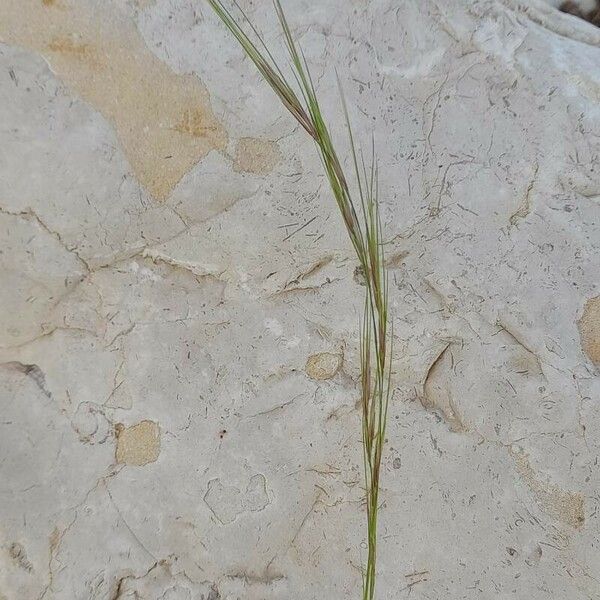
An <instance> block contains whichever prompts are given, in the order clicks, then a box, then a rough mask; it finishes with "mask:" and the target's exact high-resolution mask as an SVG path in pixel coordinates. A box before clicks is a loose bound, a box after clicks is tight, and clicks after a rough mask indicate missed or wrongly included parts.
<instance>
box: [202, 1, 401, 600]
mask: <svg viewBox="0 0 600 600" xmlns="http://www.w3.org/2000/svg"><path fill="white" fill-rule="evenodd" d="M232 1H233V4H234V6H235V8H236V9H237V11H238V12H239V17H236V16H234V15H233V14H232V12H231V11H230V10H228V9H227V8H226V7H225V5H224V4H223V2H222V1H221V0H208V2H209V4H210V5H211V6H212V8H213V9H214V11H215V12H216V13H217V15H218V16H219V17H220V18H221V20H222V21H223V22H224V23H225V25H226V26H227V28H228V29H229V30H230V32H231V33H232V34H233V36H234V37H235V38H236V39H237V41H238V42H239V43H240V45H241V46H242V48H243V49H244V51H245V52H246V54H247V55H248V57H249V58H250V59H251V60H252V62H253V63H254V64H255V66H256V68H257V69H258V71H259V72H260V74H261V75H262V77H263V78H264V79H265V81H266V82H267V83H268V84H269V85H270V86H271V88H272V89H273V91H274V92H275V93H276V94H277V96H278V97H279V99H280V100H281V102H282V104H283V105H284V106H285V107H286V108H287V109H288V111H289V112H290V113H291V114H292V116H293V117H294V118H295V119H296V121H297V122H298V123H299V124H300V125H301V126H302V128H303V129H304V130H305V131H306V132H307V133H308V135H309V136H310V137H311V138H312V139H313V140H314V142H315V144H316V147H317V150H318V152H319V155H320V158H321V161H322V163H323V168H324V170H325V174H326V176H327V179H328V181H329V185H330V187H331V191H332V193H333V197H334V199H335V201H336V203H337V205H338V208H339V210H340V213H341V215H342V218H343V221H344V225H345V227H346V230H347V232H348V235H349V237H350V241H351V243H352V246H353V247H354V250H355V252H356V256H357V258H358V261H359V264H360V268H361V271H362V273H363V275H364V279H365V284H366V286H365V298H364V314H363V317H362V319H361V324H360V361H361V405H362V441H363V457H364V475H365V488H366V512H367V548H368V550H367V560H366V565H365V568H364V571H363V593H362V596H363V600H373V598H374V597H375V580H376V560H377V516H378V509H379V481H380V475H381V458H382V451H383V445H384V440H385V429H386V422H387V411H388V402H389V396H390V376H391V345H392V331H391V325H390V326H389V327H388V324H389V323H391V321H389V318H388V278H387V272H386V269H385V256H384V245H383V241H382V227H381V218H380V214H379V203H378V195H379V186H378V168H377V161H376V158H375V149H374V143H373V144H372V157H371V161H370V164H369V166H368V167H367V166H366V165H365V162H364V159H363V155H362V153H361V152H360V151H358V150H357V148H356V146H355V142H354V136H353V134H352V128H351V125H350V118H349V115H348V110H347V107H346V102H345V100H344V96H343V94H342V93H341V91H340V109H341V111H342V112H343V115H344V119H345V122H346V126H347V131H348V138H349V146H350V153H351V157H352V166H353V171H354V178H355V187H354V192H353V191H352V190H351V188H350V185H349V183H348V178H347V177H346V174H345V173H344V169H343V167H342V163H341V161H340V159H339V157H338V153H337V151H336V148H335V145H334V143H333V140H332V137H331V135H330V132H329V128H328V126H327V122H326V120H325V118H324V116H323V113H322V111H321V108H320V105H319V101H318V98H317V93H316V90H315V86H314V83H313V80H312V77H311V75H310V70H309V68H308V65H307V62H306V59H305V57H304V54H303V53H302V51H301V50H300V48H299V46H298V44H297V43H296V41H295V40H294V37H293V35H292V32H291V29H290V27H289V25H288V22H287V20H286V17H285V14H284V12H283V9H282V7H281V4H280V2H279V0H273V5H274V9H275V12H276V14H277V18H278V20H279V24H280V25H281V29H282V32H283V35H284V40H285V45H286V49H287V52H288V55H289V58H290V61H291V73H292V75H293V78H294V79H293V84H291V83H290V81H289V80H288V78H286V76H285V75H284V74H283V72H282V70H281V69H280V68H279V66H278V64H277V62H276V61H275V59H274V58H273V55H272V53H271V52H270V51H269V49H268V47H267V46H266V44H265V42H264V40H263V39H262V37H261V35H260V34H259V33H258V31H257V29H256V28H255V27H254V25H253V24H252V23H251V21H250V20H249V18H248V17H247V16H246V14H245V13H244V11H243V10H242V9H241V7H240V6H239V5H238V4H237V2H235V0H232ZM340 90H341V87H340ZM354 194H355V195H356V197H357V199H356V201H355V199H354Z"/></svg>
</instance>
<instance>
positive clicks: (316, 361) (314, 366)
mask: <svg viewBox="0 0 600 600" xmlns="http://www.w3.org/2000/svg"><path fill="white" fill-rule="evenodd" d="M342 362H343V358H342V356H341V354H334V353H333V352H321V353H319V354H313V355H311V356H309V357H308V360H307V361H306V367H305V371H306V374H307V375H308V376H309V377H310V378H311V379H316V380H318V381H323V380H325V379H331V378H332V377H334V376H335V374H336V373H337V372H338V371H339V370H340V368H341V366H342Z"/></svg>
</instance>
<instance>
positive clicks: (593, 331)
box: [578, 296, 600, 366]
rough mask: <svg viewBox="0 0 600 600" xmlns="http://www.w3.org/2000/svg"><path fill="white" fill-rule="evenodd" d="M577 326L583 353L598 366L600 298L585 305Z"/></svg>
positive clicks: (599, 361)
mask: <svg viewBox="0 0 600 600" xmlns="http://www.w3.org/2000/svg"><path fill="white" fill-rule="evenodd" d="M578 325H579V335H580V336H581V345H582V346H583V350H584V352H585V353H586V354H587V355H588V356H589V357H590V359H591V361H592V362H593V363H594V364H595V365H599V366H600V296H596V297H595V298H590V299H589V300H588V301H587V302H586V303H585V306H584V307H583V315H582V317H581V319H579V322H578Z"/></svg>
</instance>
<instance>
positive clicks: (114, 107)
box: [0, 0, 227, 199]
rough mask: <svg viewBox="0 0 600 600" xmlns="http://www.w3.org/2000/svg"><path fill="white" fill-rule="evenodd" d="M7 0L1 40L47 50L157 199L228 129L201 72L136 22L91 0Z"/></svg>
mask: <svg viewBox="0 0 600 600" xmlns="http://www.w3.org/2000/svg"><path fill="white" fill-rule="evenodd" d="M51 4H53V0H42V2H40V0H4V1H3V2H2V3H0V40H2V41H3V42H5V43H8V44H14V45H17V46H22V47H24V48H27V49H29V50H32V51H34V52H38V53H39V54H41V55H42V56H43V57H44V58H45V59H46V60H47V61H48V63H49V64H50V67H51V68H52V71H53V72H54V73H55V74H56V76H57V77H59V78H60V79H61V80H62V81H63V82H64V83H65V84H66V85H67V86H69V87H70V88H71V89H72V90H73V91H74V92H75V93H77V94H78V95H79V96H81V98H83V99H84V100H85V101H86V102H89V103H90V104H91V105H92V106H93V107H94V108H96V109H97V110H98V111H99V112H100V113H101V114H102V115H103V116H104V117H105V118H106V119H108V120H109V121H110V122H111V123H112V124H113V126H114V128H115V130H116V133H117V136H118V138H119V140H120V143H121V146H122V148H123V151H124V153H125V155H126V156H127V158H128V160H129V163H130V165H131V168H132V170H133V172H134V174H135V176H136V177H137V178H138V180H139V181H140V183H141V184H142V185H143V186H144V187H146V188H147V189H148V191H149V192H150V193H151V194H152V195H153V196H154V197H155V198H157V199H164V198H166V197H168V195H169V194H170V193H171V191H172V190H173V188H174V187H175V185H176V184H177V183H178V182H179V180H180V179H181V178H182V177H183V175H185V173H187V172H188V171H189V170H190V169H191V168H192V167H193V166H194V165H195V164H196V163H197V162H198V161H199V160H200V159H202V158H203V157H204V156H205V155H206V154H208V152H210V151H211V150H213V149H217V150H222V149H224V148H225V145H226V142H227V134H226V132H225V130H224V128H223V126H222V125H221V124H220V123H219V122H218V121H217V119H216V117H215V115H214V113H213V111H212V108H211V106H210V98H209V95H208V92H207V90H206V88H205V87H204V85H203V84H202V82H201V81H200V80H199V79H198V78H197V77H195V76H191V75H178V74H176V73H174V72H173V71H172V70H171V69H169V67H167V66H166V65H165V64H164V63H163V62H161V61H160V60H159V59H158V58H157V57H156V56H155V55H154V54H153V53H152V52H150V50H149V49H148V48H147V47H146V45H145V43H144V40H143V39H142V37H141V36H140V34H139V32H138V30H137V28H136V27H135V24H134V23H133V22H132V21H131V20H130V19H129V18H128V17H127V16H126V15H125V14H123V13H121V12H120V11H119V10H117V9H116V8H115V7H112V6H109V5H108V4H105V3H103V2H92V0H77V1H74V0H71V1H70V2H69V1H68V0H64V1H63V2H61V10H60V11H50V10H47V7H48V6H50V5H51Z"/></svg>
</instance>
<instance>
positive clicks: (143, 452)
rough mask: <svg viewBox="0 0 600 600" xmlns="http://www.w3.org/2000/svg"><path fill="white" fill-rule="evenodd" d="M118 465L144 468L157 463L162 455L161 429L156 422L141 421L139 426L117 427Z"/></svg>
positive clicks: (119, 425) (121, 425)
mask: <svg viewBox="0 0 600 600" xmlns="http://www.w3.org/2000/svg"><path fill="white" fill-rule="evenodd" d="M116 432H117V451H116V459H117V462H118V463H125V464H126V465H136V466H143V465H147V464H148V463H151V462H154V461H156V459H157V458H158V455H159V454H160V429H159V427H158V423H155V422H154V421H141V422H140V423H138V424H137V425H132V426H131V427H125V426H124V425H123V424H121V423H119V424H118V425H117V426H116Z"/></svg>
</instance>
